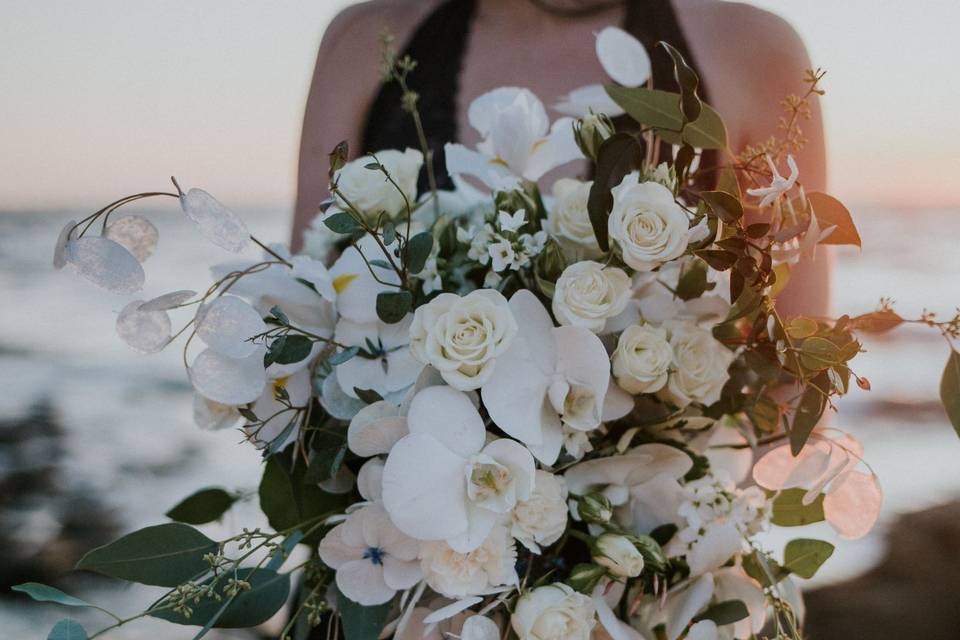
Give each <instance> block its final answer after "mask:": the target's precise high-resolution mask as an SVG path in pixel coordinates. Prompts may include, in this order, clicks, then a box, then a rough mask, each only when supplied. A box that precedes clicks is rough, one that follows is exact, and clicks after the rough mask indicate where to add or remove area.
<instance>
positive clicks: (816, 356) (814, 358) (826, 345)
mask: <svg viewBox="0 0 960 640" xmlns="http://www.w3.org/2000/svg"><path fill="white" fill-rule="evenodd" d="M792 324H793V323H792V322H791V325H792ZM791 325H788V326H787V327H786V329H787V333H790V326H791ZM814 331H816V329H814ZM790 336H791V337H795V336H793V334H792V333H791V334H790ZM842 362H843V360H842V358H841V357H840V347H838V346H837V345H835V344H834V343H832V342H830V341H829V340H827V339H826V338H821V337H819V336H811V337H809V338H807V339H806V340H804V341H803V344H801V345H800V364H801V365H803V368H804V369H809V370H810V371H822V370H823V369H826V368H828V367H832V366H833V365H836V364H841V363H842Z"/></svg>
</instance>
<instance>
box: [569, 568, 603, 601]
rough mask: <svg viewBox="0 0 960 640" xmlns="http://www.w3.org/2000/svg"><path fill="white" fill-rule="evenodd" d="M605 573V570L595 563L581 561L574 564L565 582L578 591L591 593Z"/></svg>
mask: <svg viewBox="0 0 960 640" xmlns="http://www.w3.org/2000/svg"><path fill="white" fill-rule="evenodd" d="M605 575H607V570H606V568H604V567H601V566H599V565H596V564H590V563H587V562H581V563H580V564H578V565H576V566H575V567H574V568H573V569H572V570H571V571H570V575H569V576H567V581H566V582H567V584H568V585H570V587H572V588H573V589H574V590H576V591H579V592H580V593H587V594H589V593H592V592H593V589H594V588H595V587H596V586H597V584H598V583H599V582H600V580H601V579H602V578H603V577H604V576H605Z"/></svg>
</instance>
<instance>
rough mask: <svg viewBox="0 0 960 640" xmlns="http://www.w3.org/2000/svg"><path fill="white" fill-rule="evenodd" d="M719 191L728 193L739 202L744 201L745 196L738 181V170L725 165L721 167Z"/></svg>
mask: <svg viewBox="0 0 960 640" xmlns="http://www.w3.org/2000/svg"><path fill="white" fill-rule="evenodd" d="M717 189H718V190H720V191H726V192H727V193H729V194H730V195H732V196H733V197H734V198H736V199H737V200H742V199H743V194H742V193H741V192H740V183H739V182H738V181H737V170H736V169H734V168H733V165H731V164H725V165H723V167H721V169H720V171H719V176H718V177H717Z"/></svg>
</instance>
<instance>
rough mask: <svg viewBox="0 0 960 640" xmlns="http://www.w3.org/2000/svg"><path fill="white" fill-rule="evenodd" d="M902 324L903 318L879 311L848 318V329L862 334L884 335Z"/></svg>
mask: <svg viewBox="0 0 960 640" xmlns="http://www.w3.org/2000/svg"><path fill="white" fill-rule="evenodd" d="M901 324H903V318H901V317H900V316H899V315H897V314H896V313H895V312H893V311H889V310H885V309H884V310H881V311H873V312H871V313H864V314H863V315H859V316H855V317H853V318H850V324H849V326H850V328H851V329H853V330H854V331H862V332H864V333H886V332H887V331H890V330H891V329H895V328H897V327H899V326H900V325H901Z"/></svg>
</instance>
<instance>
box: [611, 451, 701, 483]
mask: <svg viewBox="0 0 960 640" xmlns="http://www.w3.org/2000/svg"><path fill="white" fill-rule="evenodd" d="M628 453H629V454H631V455H642V456H646V457H647V460H648V462H647V463H646V464H644V465H643V466H642V467H640V468H636V469H633V470H631V471H630V473H629V474H627V478H626V483H627V484H630V485H636V484H640V483H642V482H647V481H648V480H651V479H653V478H654V477H656V476H658V475H660V474H666V475H668V476H670V477H671V478H676V479H680V478H682V477H683V476H685V475H687V472H688V471H690V468H691V467H692V466H693V461H692V460H691V459H690V456H688V455H687V454H685V453H684V452H683V451H681V450H680V449H677V448H676V447H671V446H669V445H666V444H658V443H653V444H642V445H640V446H639V447H636V448H634V449H632V450H631V451H629V452H628Z"/></svg>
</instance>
